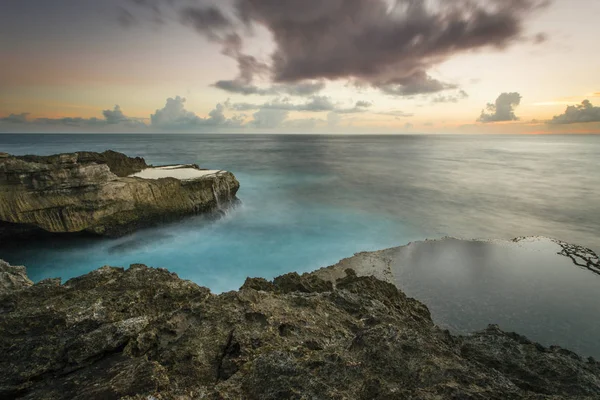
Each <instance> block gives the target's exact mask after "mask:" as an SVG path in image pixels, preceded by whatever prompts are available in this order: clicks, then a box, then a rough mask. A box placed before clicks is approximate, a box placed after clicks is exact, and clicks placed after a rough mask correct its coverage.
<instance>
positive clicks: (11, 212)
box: [0, 151, 239, 238]
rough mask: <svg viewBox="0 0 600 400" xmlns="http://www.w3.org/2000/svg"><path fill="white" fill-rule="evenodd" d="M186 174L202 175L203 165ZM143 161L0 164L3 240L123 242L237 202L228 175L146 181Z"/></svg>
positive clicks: (77, 156)
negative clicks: (59, 236)
mask: <svg viewBox="0 0 600 400" xmlns="http://www.w3.org/2000/svg"><path fill="white" fill-rule="evenodd" d="M186 167H187V169H188V170H192V171H198V172H202V171H203V170H201V169H200V168H199V167H198V166H197V165H189V166H186ZM147 170H152V168H151V167H150V166H148V165H147V164H146V162H145V161H144V159H142V158H139V157H137V158H131V157H127V156H126V155H124V154H121V153H117V152H113V151H106V152H104V153H92V152H79V153H69V154H57V155H54V156H18V157H15V156H8V155H7V156H5V157H0V237H3V238H14V237H15V236H28V235H31V234H38V233H41V232H51V233H76V232H87V233H92V234H97V235H105V236H120V235H123V234H126V233H129V232H131V231H133V230H135V229H138V228H140V227H144V226H148V225H152V224H155V223H159V222H162V221H165V220H170V219H174V218H178V217H181V216H184V215H189V214H194V213H201V212H209V211H212V210H215V209H217V208H219V207H225V206H227V204H229V203H230V202H231V201H235V195H236V193H237V190H238V189H239V182H238V181H237V179H236V178H235V176H234V175H233V174H232V173H230V172H227V171H216V173H212V174H202V173H198V176H197V177H195V178H194V179H176V178H173V177H165V178H164V179H143V178H139V177H135V176H132V175H133V174H137V173H140V172H143V171H147Z"/></svg>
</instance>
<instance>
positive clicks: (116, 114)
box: [102, 105, 131, 124]
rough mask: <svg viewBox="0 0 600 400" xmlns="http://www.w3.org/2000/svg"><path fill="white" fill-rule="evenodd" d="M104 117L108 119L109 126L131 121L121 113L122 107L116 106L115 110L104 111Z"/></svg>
mask: <svg viewBox="0 0 600 400" xmlns="http://www.w3.org/2000/svg"><path fill="white" fill-rule="evenodd" d="M102 115H104V118H105V119H106V122H107V123H108V124H118V123H120V122H127V121H131V119H130V118H129V117H127V116H125V115H124V114H123V111H121V107H120V106H119V105H116V106H115V108H114V109H113V110H104V111H102Z"/></svg>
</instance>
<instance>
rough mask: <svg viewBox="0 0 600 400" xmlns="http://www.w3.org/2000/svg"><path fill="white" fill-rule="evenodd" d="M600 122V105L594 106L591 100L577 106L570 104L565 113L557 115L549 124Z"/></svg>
mask: <svg viewBox="0 0 600 400" xmlns="http://www.w3.org/2000/svg"><path fill="white" fill-rule="evenodd" d="M589 122H600V107H594V106H593V105H592V103H591V102H590V101H589V100H584V101H583V102H582V103H581V104H579V105H576V106H568V107H567V109H566V110H565V112H564V113H563V114H560V115H556V116H554V118H552V119H551V120H550V121H548V123H549V124H556V125H558V124H578V123H589Z"/></svg>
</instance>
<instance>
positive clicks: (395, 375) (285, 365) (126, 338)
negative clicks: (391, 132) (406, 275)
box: [0, 265, 600, 400]
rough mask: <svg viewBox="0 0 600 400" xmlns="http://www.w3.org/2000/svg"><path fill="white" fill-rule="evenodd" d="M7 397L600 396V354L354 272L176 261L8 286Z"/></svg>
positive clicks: (2, 387) (0, 323) (0, 302)
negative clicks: (254, 271)
mask: <svg viewBox="0 0 600 400" xmlns="http://www.w3.org/2000/svg"><path fill="white" fill-rule="evenodd" d="M0 310H1V311H0V354H2V355H3V356H2V357H1V358H0V371H1V372H2V373H1V374H0V398H7V399H8V398H25V399H89V398H102V399H117V398H128V399H139V400H141V399H251V400H252V399H446V398H455V399H545V398H547V399H569V398H572V399H585V398H588V399H597V398H599V396H600V364H599V363H597V362H596V361H594V360H591V359H590V360H583V359H581V358H580V357H579V356H577V355H575V354H574V353H571V352H569V351H566V350H563V349H560V348H544V347H542V346H541V345H539V344H536V343H533V342H531V341H529V340H527V339H526V338H524V337H522V336H519V335H517V334H512V333H506V332H503V331H501V330H500V329H499V328H498V327H495V326H491V327H490V328H488V329H487V330H485V331H483V332H479V333H476V334H474V335H470V336H453V335H451V334H450V333H449V332H447V331H443V330H440V329H439V328H437V327H436V326H435V325H434V324H433V322H432V320H431V317H430V315H429V312H428V310H427V307H425V306H424V305H423V304H421V303H419V302H418V301H416V300H414V299H410V298H408V297H407V296H406V295H404V294H403V293H402V292H400V291H399V290H398V289H397V288H396V287H395V286H394V285H392V284H390V283H388V282H384V281H380V280H377V279H376V278H375V277H372V276H357V274H355V273H352V271H347V274H346V275H345V276H344V277H342V278H341V279H338V280H337V282H336V285H335V287H334V286H333V285H331V284H330V282H327V281H324V280H322V279H321V278H319V274H315V273H312V274H304V275H293V274H292V275H287V276H284V277H280V278H277V279H275V280H274V282H268V281H266V280H262V279H249V280H247V281H246V283H245V284H244V286H243V287H242V288H241V289H240V291H238V292H229V293H224V294H221V295H213V294H211V293H210V291H209V290H208V289H206V288H202V287H199V286H197V285H195V284H193V283H191V282H189V281H184V280H181V279H179V278H178V277H177V276H176V275H175V274H172V273H169V272H168V271H166V270H164V269H151V268H147V267H145V266H143V265H133V266H131V267H130V268H129V269H127V270H124V269H122V268H111V267H103V268H101V269H99V270H96V271H93V272H91V273H89V274H87V275H85V276H82V277H78V278H75V279H71V280H69V281H67V282H66V283H65V284H63V285H58V284H57V282H53V283H52V284H44V285H39V284H38V285H34V286H30V287H27V288H24V289H21V290H18V291H13V292H10V293H8V294H4V295H0Z"/></svg>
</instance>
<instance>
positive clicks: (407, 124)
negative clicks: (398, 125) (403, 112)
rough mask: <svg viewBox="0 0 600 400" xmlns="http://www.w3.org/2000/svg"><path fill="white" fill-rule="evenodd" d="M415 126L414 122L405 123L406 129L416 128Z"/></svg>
mask: <svg viewBox="0 0 600 400" xmlns="http://www.w3.org/2000/svg"><path fill="white" fill-rule="evenodd" d="M414 127H415V126H414V125H413V124H411V123H410V122H407V123H406V124H404V129H408V130H410V129H412V128H414Z"/></svg>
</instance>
